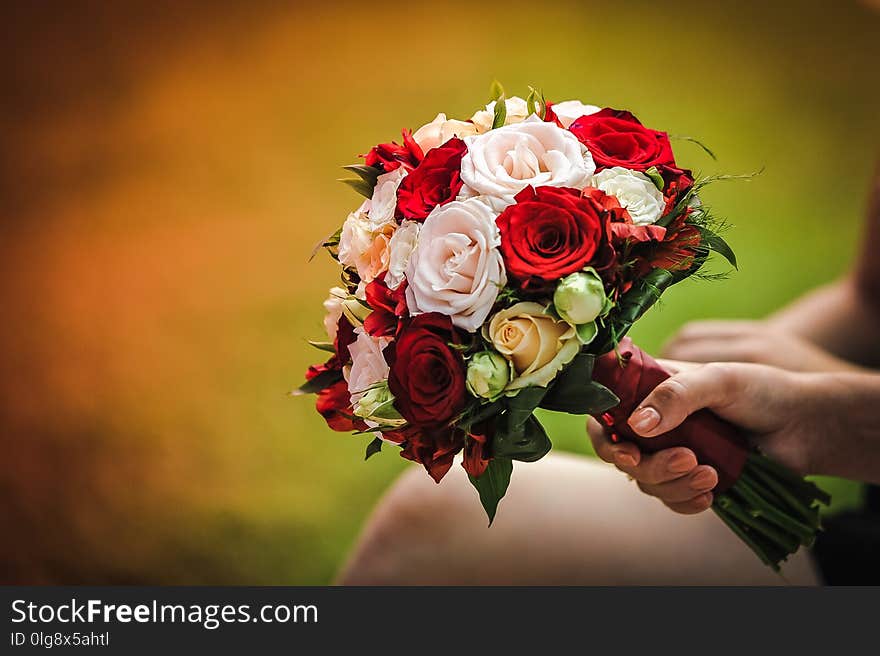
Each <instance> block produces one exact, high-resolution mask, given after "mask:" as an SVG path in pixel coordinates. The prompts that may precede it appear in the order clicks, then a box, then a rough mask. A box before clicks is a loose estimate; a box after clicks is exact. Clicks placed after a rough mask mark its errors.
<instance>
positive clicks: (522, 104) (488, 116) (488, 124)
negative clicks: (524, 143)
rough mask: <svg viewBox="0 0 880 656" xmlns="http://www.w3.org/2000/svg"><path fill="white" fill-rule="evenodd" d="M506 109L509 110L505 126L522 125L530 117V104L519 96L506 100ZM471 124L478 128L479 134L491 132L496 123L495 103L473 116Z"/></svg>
mask: <svg viewBox="0 0 880 656" xmlns="http://www.w3.org/2000/svg"><path fill="white" fill-rule="evenodd" d="M504 109H505V110H507V116H506V117H505V119H504V125H513V124H514V123H522V122H523V121H525V120H526V118H528V115H529V105H528V103H527V102H526V101H525V100H523V99H522V98H520V97H519V96H512V97H510V98H508V99H507V100H505V101H504ZM471 122H472V123H473V125H474V126H475V127H476V131H477V133H478V134H482V133H483V132H488V131H489V130H491V129H492V124H493V123H494V122H495V101H494V100H493V101H492V102H490V103H489V104H488V105H486V109H481V110H480V111H478V112H477V113H475V114H474V115H473V116H471Z"/></svg>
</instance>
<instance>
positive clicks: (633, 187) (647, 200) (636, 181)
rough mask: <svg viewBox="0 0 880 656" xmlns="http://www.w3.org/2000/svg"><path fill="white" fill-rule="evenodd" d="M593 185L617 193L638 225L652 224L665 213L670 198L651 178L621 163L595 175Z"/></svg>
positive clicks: (610, 193) (612, 193) (612, 194)
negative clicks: (666, 196)
mask: <svg viewBox="0 0 880 656" xmlns="http://www.w3.org/2000/svg"><path fill="white" fill-rule="evenodd" d="M592 185H593V186H594V187H596V188H598V189H601V190H602V191H604V192H605V193H606V194H608V195H609V196H614V197H615V198H617V200H619V201H620V204H621V205H622V206H623V207H625V208H626V211H627V212H629V215H630V216H631V217H632V221H633V223H634V224H635V225H650V224H652V223H654V222H655V221H656V220H657V219H659V218H660V217H661V216H662V215H663V209H664V208H665V207H666V201H665V199H664V198H663V194H662V193H661V192H660V190H659V189H657V185H655V184H654V183H653V182H652V181H651V178H649V177H648V176H647V175H645V174H644V173H639V172H638V171H631V170H630V169H625V168H623V167H621V166H614V167H611V168H610V169H604V170H603V171H600V172H599V173H597V174H596V175H594V176H593V180H592Z"/></svg>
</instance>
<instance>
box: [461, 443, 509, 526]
mask: <svg viewBox="0 0 880 656" xmlns="http://www.w3.org/2000/svg"><path fill="white" fill-rule="evenodd" d="M512 473H513V462H512V461H511V460H510V459H509V458H493V459H492V460H490V461H489V466H488V467H486V471H484V472H483V473H482V475H481V476H480V477H479V478H474V477H473V476H471V475H470V474H468V480H469V481H470V482H471V485H473V486H474V487H475V488H476V489H477V493H478V494H479V495H480V503H482V504H483V509H484V510H485V511H486V515H487V516H488V517H489V526H492V522H493V521H494V520H495V513H496V511H497V510H498V502H499V501H501V499H503V498H504V495H505V493H506V492H507V486H508V485H510V475H511V474H512Z"/></svg>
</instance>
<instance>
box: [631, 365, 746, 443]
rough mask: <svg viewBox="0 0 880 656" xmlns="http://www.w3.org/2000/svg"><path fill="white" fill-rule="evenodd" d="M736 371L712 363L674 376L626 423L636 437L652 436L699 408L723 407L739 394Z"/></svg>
mask: <svg viewBox="0 0 880 656" xmlns="http://www.w3.org/2000/svg"><path fill="white" fill-rule="evenodd" d="M742 366H743V367H745V366H746V365H742ZM737 371H738V370H737V369H736V368H735V367H734V366H731V365H724V364H714V363H713V364H707V365H704V366H702V367H697V368H695V369H689V370H687V371H683V372H681V373H678V374H675V375H674V376H672V377H670V378H667V379H666V380H664V381H663V382H662V383H660V384H659V385H658V386H657V387H655V388H654V389H653V390H652V391H651V393H650V394H648V396H647V397H645V399H644V401H642V402H641V404H640V405H639V407H638V408H637V409H636V411H635V412H633V413H632V415H630V418H629V422H628V423H629V425H630V427H631V428H632V429H633V430H634V431H635V432H636V433H638V434H639V435H642V436H644V437H654V436H655V435H660V434H662V433H666V432H668V431H670V430H672V429H673V428H675V427H676V426H678V425H679V424H681V422H683V421H684V420H685V418H687V416H688V415H690V414H691V413H693V412H696V411H697V410H699V409H701V408H713V409H714V408H719V407H720V408H723V407H724V406H725V405H728V404H730V403H732V402H733V401H734V400H735V399H736V398H737V396H738V395H739V394H740V393H741V388H742V381H741V376H740V375H738V374H737V373H736V372H737Z"/></svg>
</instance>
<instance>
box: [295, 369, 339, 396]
mask: <svg viewBox="0 0 880 656" xmlns="http://www.w3.org/2000/svg"><path fill="white" fill-rule="evenodd" d="M340 380H342V372H341V371H335V370H332V369H328V370H327V371H322V372H321V373H319V374H318V375H317V376H315V377H314V378H312V379H311V380H307V381H306V382H304V383H303V384H302V385H300V386H299V387H298V388H297V389H296V390H294V391H293V392H291V394H292V395H294V396H298V395H300V394H317V393H318V392H320V391H321V390H324V389H327V388H328V387H330V386H331V385H332V384H333V383H337V382H339V381H340Z"/></svg>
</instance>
